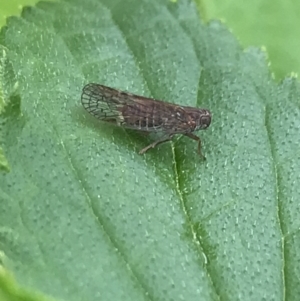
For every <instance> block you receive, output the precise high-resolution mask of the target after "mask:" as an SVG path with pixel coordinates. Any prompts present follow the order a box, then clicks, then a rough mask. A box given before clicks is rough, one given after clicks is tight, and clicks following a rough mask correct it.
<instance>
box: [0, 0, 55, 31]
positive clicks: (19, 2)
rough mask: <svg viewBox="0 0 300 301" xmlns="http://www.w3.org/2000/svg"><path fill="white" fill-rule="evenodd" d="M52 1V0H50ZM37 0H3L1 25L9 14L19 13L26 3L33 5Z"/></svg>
mask: <svg viewBox="0 0 300 301" xmlns="http://www.w3.org/2000/svg"><path fill="white" fill-rule="evenodd" d="M50 1H51V0H50ZM37 2H38V1H37V0H9V1H1V3H0V27H2V26H3V25H4V24H5V22H6V18H7V17H8V16H11V15H13V14H19V13H20V11H21V9H22V7H23V6H25V5H30V4H31V5H33V4H35V3H37Z"/></svg>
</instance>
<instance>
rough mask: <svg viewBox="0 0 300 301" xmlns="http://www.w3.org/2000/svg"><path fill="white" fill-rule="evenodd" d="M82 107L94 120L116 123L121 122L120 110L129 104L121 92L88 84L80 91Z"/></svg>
mask: <svg viewBox="0 0 300 301" xmlns="http://www.w3.org/2000/svg"><path fill="white" fill-rule="evenodd" d="M81 102H82V105H83V107H84V108H85V109H86V110H87V111H88V112H89V113H90V114H92V115H93V116H95V117H96V118H98V119H100V120H103V121H108V122H116V123H117V124H119V123H120V122H121V121H122V119H123V118H122V113H121V112H122V108H123V107H124V106H125V105H126V104H127V103H128V102H130V100H129V99H126V97H124V95H122V96H121V92H120V91H118V90H115V89H112V88H109V87H106V86H102V85H98V84H88V85H86V86H85V87H84V88H83V90H82V95H81Z"/></svg>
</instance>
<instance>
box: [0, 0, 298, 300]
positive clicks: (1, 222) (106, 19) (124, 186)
mask: <svg viewBox="0 0 300 301" xmlns="http://www.w3.org/2000/svg"><path fill="white" fill-rule="evenodd" d="M0 43H1V44H2V45H3V47H4V48H3V51H5V53H7V56H5V58H4V59H3V60H2V68H4V70H5V74H6V75H5V78H4V77H1V83H2V84H1V87H2V90H3V93H2V95H4V96H3V99H4V101H3V103H4V104H5V107H4V108H5V111H4V112H2V114H1V122H2V123H1V135H2V137H3V139H2V140H3V149H4V154H5V156H6V158H7V160H8V163H9V166H10V172H9V173H2V174H1V175H0V188H1V191H0V197H1V199H0V206H1V207H0V248H1V252H2V253H1V254H2V256H1V261H2V263H3V265H4V267H5V268H6V269H7V270H9V271H10V272H12V273H13V275H14V277H15V278H16V281H18V283H19V284H20V285H21V286H24V287H27V288H30V289H35V290H37V291H39V292H42V293H43V294H45V295H47V296H51V297H52V298H57V299H60V300H62V299H64V300H200V299H201V300H262V299H265V300H283V299H286V300H293V299H295V296H298V295H299V294H300V291H299V290H300V289H299V287H300V286H299V278H300V273H299V268H300V267H299V262H300V261H299V256H300V255H299V252H297V250H299V246H300V243H299V227H300V218H299V217H300V214H299V210H300V208H299V206H300V205H299V201H298V200H299V198H298V196H299V192H300V185H299V184H300V178H299V168H300V154H299V144H300V136H299V129H300V118H299V117H300V111H299V92H300V91H299V83H298V82H297V81H296V80H294V79H286V80H285V81H284V82H283V83H282V84H280V85H279V86H277V85H276V84H275V83H274V82H273V80H272V78H271V77H270V75H269V71H268V68H267V64H266V60H265V55H264V54H263V53H262V52H261V51H259V50H257V49H254V48H253V49H248V50H247V51H243V50H242V49H241V47H240V46H239V44H238V42H237V41H236V39H235V38H234V37H233V36H232V35H231V34H230V33H229V32H228V31H227V29H226V28H225V27H224V26H223V25H222V24H220V23H219V22H212V23H210V24H209V25H203V24H202V23H201V22H200V21H199V17H198V15H197V10H196V9H195V6H194V5H193V4H192V3H190V2H189V1H178V2H177V3H173V2H169V1H151V2H150V1H146V0H142V1H141V0H136V1H127V2H126V3H125V2H124V1H117V0H115V1H112V0H102V1H96V0H93V1H92V0H90V1H85V2H84V3H83V1H79V0H78V1H75V0H73V1H71V0H69V1H64V2H62V3H60V4H57V3H56V4H54V3H51V4H49V3H40V4H39V5H37V7H34V8H27V9H25V10H24V11H23V13H22V17H21V18H11V19H10V20H9V21H8V24H7V27H5V28H4V29H3V30H2V32H1V37H0ZM7 78H8V79H9V80H6V79H7ZM88 82H98V83H101V84H105V85H108V86H112V87H115V88H119V89H124V90H128V91H130V92H133V93H137V94H142V95H145V96H152V97H155V98H159V99H165V100H168V101H173V102H176V103H181V104H183V105H194V106H198V107H206V108H209V109H210V110H211V111H212V112H213V122H212V125H211V127H210V128H209V129H208V130H207V131H205V132H200V133H199V135H200V136H201V138H202V143H203V153H204V154H205V156H206V158H207V160H206V161H203V160H201V159H200V158H199V157H198V156H197V153H196V144H195V142H194V141H191V140H189V139H187V138H180V139H177V140H175V141H174V142H172V143H168V144H164V145H161V146H160V147H158V148H157V149H154V150H151V152H149V153H147V154H146V155H144V156H140V155H138V154H137V152H138V151H139V150H140V149H141V148H143V147H144V146H145V145H146V144H147V143H148V142H149V139H148V138H146V137H143V136H140V135H139V134H136V133H132V132H126V131H125V130H123V129H120V128H115V127H111V126H107V124H102V123H99V122H97V120H94V119H93V118H92V117H90V116H88V115H87V114H86V113H85V112H84V110H83V108H82V107H81V104H80V94H81V89H82V87H83V85H84V84H86V83H88ZM17 83H18V84H17Z"/></svg>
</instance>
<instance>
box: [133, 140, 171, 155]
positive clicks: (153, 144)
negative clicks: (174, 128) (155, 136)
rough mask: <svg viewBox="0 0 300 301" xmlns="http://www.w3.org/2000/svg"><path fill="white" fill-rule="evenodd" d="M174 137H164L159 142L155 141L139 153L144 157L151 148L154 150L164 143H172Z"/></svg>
mask: <svg viewBox="0 0 300 301" xmlns="http://www.w3.org/2000/svg"><path fill="white" fill-rule="evenodd" d="M172 137H173V135H169V136H168V137H167V138H165V137H163V138H161V139H159V140H157V141H154V142H153V143H151V144H150V145H148V146H146V147H145V148H143V149H141V150H140V151H139V154H140V155H142V154H144V153H145V152H146V151H147V150H148V149H150V148H154V147H155V146H157V145H158V144H161V143H163V142H167V141H170V140H171V139H172Z"/></svg>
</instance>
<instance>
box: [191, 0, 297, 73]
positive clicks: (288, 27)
mask: <svg viewBox="0 0 300 301" xmlns="http://www.w3.org/2000/svg"><path fill="white" fill-rule="evenodd" d="M196 2H197V4H198V7H199V9H200V12H201V15H202V17H204V19H205V20H207V21H208V20H210V19H220V18H221V19H222V20H224V21H225V23H226V25H227V26H228V27H229V28H230V29H232V31H233V33H234V34H235V36H236V37H237V38H238V39H239V40H240V41H241V43H242V45H243V46H244V47H248V46H254V45H255V46H258V47H261V46H264V47H265V48H266V49H267V52H268V60H269V62H270V64H271V70H272V71H273V72H274V74H275V77H276V79H282V78H283V77H284V76H286V75H287V74H290V73H291V72H295V73H297V74H299V73H300V58H299V53H300V39H299V28H300V18H299V15H300V1H283V0H253V1H239V0H209V1H208V0H196Z"/></svg>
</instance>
